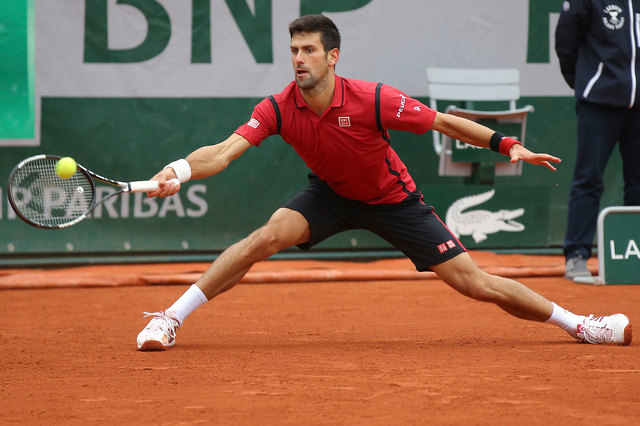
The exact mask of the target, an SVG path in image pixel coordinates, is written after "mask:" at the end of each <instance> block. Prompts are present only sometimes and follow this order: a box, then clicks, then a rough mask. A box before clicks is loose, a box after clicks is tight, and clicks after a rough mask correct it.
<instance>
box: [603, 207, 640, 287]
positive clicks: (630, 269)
mask: <svg viewBox="0 0 640 426" xmlns="http://www.w3.org/2000/svg"><path fill="white" fill-rule="evenodd" d="M598 260H599V264H600V271H599V272H600V280H601V281H602V283H603V284H640V207H608V208H606V209H604V210H602V212H600V215H599V217H598Z"/></svg>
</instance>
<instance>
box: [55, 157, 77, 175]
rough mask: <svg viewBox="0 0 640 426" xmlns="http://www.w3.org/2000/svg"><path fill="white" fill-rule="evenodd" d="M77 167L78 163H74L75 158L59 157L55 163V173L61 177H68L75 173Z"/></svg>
mask: <svg viewBox="0 0 640 426" xmlns="http://www.w3.org/2000/svg"><path fill="white" fill-rule="evenodd" d="M77 169H78V165H77V164H76V160H74V159H73V158H71V157H64V158H61V159H59V160H58V162H57V163H56V173H57V175H58V176H60V177H61V178H62V179H69V178H70V177H71V176H73V175H74V174H76V170H77Z"/></svg>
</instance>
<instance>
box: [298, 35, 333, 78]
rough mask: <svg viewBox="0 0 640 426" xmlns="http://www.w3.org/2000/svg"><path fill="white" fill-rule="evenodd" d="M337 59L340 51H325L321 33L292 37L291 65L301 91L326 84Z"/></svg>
mask: <svg viewBox="0 0 640 426" xmlns="http://www.w3.org/2000/svg"><path fill="white" fill-rule="evenodd" d="M337 59H338V49H333V50H332V51H330V52H329V53H327V52H325V51H324V46H323V45H322V41H321V40H320V33H296V34H294V35H293V37H291V63H292V64H293V73H294V77H295V80H296V84H297V85H298V87H300V89H307V90H308V89H314V88H316V87H317V85H318V84H319V83H325V82H326V80H327V75H328V74H329V68H330V67H331V66H333V65H335V63H336V62H337Z"/></svg>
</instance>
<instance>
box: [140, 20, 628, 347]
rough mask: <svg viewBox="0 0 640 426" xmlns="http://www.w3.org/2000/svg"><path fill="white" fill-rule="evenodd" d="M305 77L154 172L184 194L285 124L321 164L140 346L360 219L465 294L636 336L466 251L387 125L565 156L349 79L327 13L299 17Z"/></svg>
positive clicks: (515, 153)
mask: <svg viewBox="0 0 640 426" xmlns="http://www.w3.org/2000/svg"><path fill="white" fill-rule="evenodd" d="M289 32H290V34H291V46H290V48H291V63H292V65H293V72H294V81H293V82H291V84H289V85H288V86H287V87H286V88H285V89H284V90H283V91H282V92H281V93H279V94H277V95H273V96H269V97H268V98H266V99H264V100H263V101H261V102H260V103H259V104H258V105H256V107H255V108H254V110H253V114H252V116H251V118H250V119H249V121H247V122H246V123H245V124H243V125H241V126H240V127H238V129H237V130H236V131H235V132H234V133H233V134H232V135H231V136H230V137H229V138H228V139H226V140H225V141H223V142H221V143H218V144H215V145H210V146H204V147H201V148H199V149H197V150H195V151H194V152H192V153H191V154H189V155H188V156H187V157H186V159H180V160H177V161H174V162H172V163H171V164H169V165H168V166H167V167H165V168H164V169H163V170H162V171H160V172H159V173H158V174H156V175H155V176H154V177H153V179H156V180H158V182H159V183H160V185H159V186H160V188H159V190H158V191H155V192H153V193H149V196H160V197H165V196H169V195H173V194H175V193H176V192H177V191H178V190H179V189H180V185H178V184H173V183H169V182H168V181H169V180H171V179H173V178H176V177H177V178H178V179H179V181H180V182H182V183H184V182H186V181H188V180H189V179H201V178H206V177H209V176H212V175H215V174H218V173H220V172H222V171H223V170H224V169H225V168H226V167H227V166H228V165H229V163H231V162H232V161H234V160H236V159H237V158H238V157H240V156H241V155H242V154H243V153H244V152H245V151H247V150H248V149H249V148H251V147H258V146H260V144H261V142H262V141H263V140H264V139H266V138H267V137H269V136H271V135H275V134H279V135H280V136H281V137H282V138H283V139H284V140H285V141H286V142H287V143H288V144H290V145H291V146H292V147H293V148H294V149H295V150H296V152H297V153H298V154H299V155H300V157H301V158H302V159H303V160H304V161H305V162H306V164H307V166H308V167H309V168H310V169H311V171H312V173H311V174H310V175H309V184H308V185H307V187H306V188H304V190H302V192H300V193H299V194H298V195H297V196H295V197H294V198H293V199H292V200H290V201H289V202H287V203H286V204H284V205H283V206H282V207H281V208H280V209H278V210H277V211H276V212H275V213H274V214H273V215H272V216H271V218H270V219H269V220H268V222H267V223H266V224H265V225H264V226H262V227H261V228H259V229H258V230H256V231H255V232H253V233H252V234H251V235H249V236H248V237H247V238H245V239H243V240H241V241H239V242H238V243H236V244H234V245H232V246H230V247H229V248H227V249H226V250H225V251H224V252H223V253H222V254H221V255H220V256H219V257H218V258H217V259H216V260H215V262H213V264H212V265H211V267H210V268H209V269H208V270H207V271H206V272H205V273H204V274H203V275H202V277H201V278H200V279H199V280H198V281H197V282H196V283H195V284H193V285H192V286H191V287H190V288H189V289H188V290H187V291H186V292H185V293H184V294H183V295H182V296H181V297H180V298H179V299H178V300H177V301H176V302H175V303H174V304H173V305H171V306H170V307H169V308H167V309H166V310H164V311H161V312H154V313H145V314H146V315H147V316H152V317H153V318H152V319H151V320H150V322H149V324H148V325H147V326H146V327H145V328H144V329H143V330H142V331H141V332H140V334H139V335H138V339H137V343H138V349H140V350H163V349H167V348H169V347H171V346H173V345H174V344H175V338H176V330H177V329H178V328H179V327H181V326H182V324H183V323H184V321H185V319H186V318H187V316H188V315H189V314H191V313H192V312H193V311H194V310H195V309H197V308H198V307H199V306H201V305H203V304H205V303H206V302H207V301H209V300H211V299H213V298H214V297H216V296H217V295H219V294H220V293H222V292H224V291H227V290H229V289H231V288H232V287H233V286H234V285H235V284H236V283H237V282H238V281H240V279H241V278H242V277H243V276H244V275H245V274H246V273H247V271H249V269H250V268H251V266H252V265H253V264H254V263H256V262H258V261H262V260H264V259H267V258H268V257H270V256H271V255H273V254H275V253H277V252H278V251H280V250H283V249H286V248H288V247H291V246H294V245H297V246H298V247H300V248H301V249H303V250H306V249H309V248H311V247H312V246H314V245H316V244H318V243H320V242H321V241H323V240H325V239H326V238H328V237H330V236H331V235H334V234H336V233H338V232H341V231H345V230H348V229H356V228H358V229H367V230H369V231H371V232H374V233H375V234H377V235H379V236H381V237H382V238H384V239H385V240H386V241H388V242H389V243H391V244H393V245H394V246H395V247H396V248H398V249H399V250H401V251H402V252H403V253H404V254H405V255H406V256H407V257H409V258H410V259H411V260H412V261H413V263H414V264H415V267H416V269H417V270H418V271H426V270H432V271H434V272H435V273H436V274H437V275H438V277H439V278H440V279H442V280H443V281H444V282H445V283H447V284H448V285H449V286H451V287H452V288H454V289H456V290H457V291H459V292H460V293H462V294H463V295H465V296H468V297H471V298H473V299H476V300H480V301H485V302H491V303H495V304H496V305H498V306H499V307H500V308H502V309H503V310H505V311H506V312H508V313H510V314H512V315H514V316H516V317H518V318H522V319H526V320H532V321H539V322H547V323H550V324H554V325H557V326H559V327H561V328H563V329H564V330H566V331H567V332H568V333H569V334H570V335H571V336H572V337H574V338H575V339H578V340H580V341H584V342H589V343H611V344H620V345H628V344H629V343H630V342H631V324H630V322H629V319H628V318H627V317H626V316H625V315H623V314H614V315H610V316H600V317H594V316H593V315H591V316H589V317H585V316H582V315H575V314H573V313H571V312H569V311H567V310H565V309H563V308H561V307H560V306H558V305H556V304H554V303H552V302H550V301H549V300H547V299H545V298H544V297H542V296H541V295H539V294H537V293H535V292H534V291H532V290H530V289H529V288H528V287H526V286H524V285H522V284H520V283H518V282H516V281H513V280H510V279H506V278H502V277H499V276H495V275H491V274H488V273H486V272H484V271H483V270H481V269H480V268H479V267H478V266H476V265H475V264H474V262H473V261H472V260H471V257H470V256H469V255H468V253H467V252H466V249H465V248H464V247H463V246H462V244H460V242H459V241H458V240H457V238H456V237H455V236H454V235H453V234H452V233H451V232H450V231H449V230H448V229H447V227H446V226H445V225H444V224H443V223H442V221H441V220H440V218H438V216H437V215H436V214H435V213H434V211H433V207H431V206H429V205H428V204H425V202H424V200H423V196H422V194H421V193H420V191H419V190H418V189H417V187H416V184H415V182H414V181H413V179H412V178H411V175H410V174H409V172H408V171H407V168H406V167H405V165H404V164H403V162H402V161H401V160H400V158H399V157H398V155H397V154H396V152H395V151H394V150H393V148H392V146H391V144H390V138H389V133H388V132H387V129H397V130H406V131H410V132H415V133H425V132H426V131H427V130H429V129H432V130H436V131H438V132H442V133H444V134H446V135H448V136H451V137H453V138H455V139H458V140H461V141H464V142H466V143H468V144H471V145H476V146H480V147H485V148H491V149H493V150H494V151H498V152H500V153H502V154H504V155H507V156H509V157H510V158H511V162H517V161H526V162H528V163H531V164H535V165H542V166H545V167H547V168H549V169H551V170H553V171H555V170H556V169H555V167H554V166H553V164H552V163H559V162H560V161H561V160H560V159H559V158H557V157H554V156H552V155H549V154H539V153H533V152H531V151H529V150H528V149H527V148H525V147H524V146H522V145H521V144H520V142H518V141H517V140H514V139H512V138H509V137H504V135H502V134H500V133H497V132H494V131H493V130H491V129H489V128H486V127H484V126H482V125H480V124H478V123H475V122H472V121H468V120H465V119H462V118H459V117H456V116H453V115H449V114H442V113H439V112H437V111H435V110H432V109H430V108H429V107H427V106H425V105H424V104H422V103H420V102H418V101H417V100H415V99H412V98H411V97H409V96H408V95H406V94H404V93H403V92H401V91H399V90H397V89H395V88H393V87H390V86H388V85H384V84H376V83H369V82H364V81H358V80H352V79H349V78H344V77H340V76H338V75H336V74H335V66H336V63H337V62H338V59H339V57H340V34H339V31H338V29H337V27H336V26H335V24H334V23H333V22H332V21H331V20H330V19H329V18H327V17H325V16H323V15H308V16H303V17H301V18H299V19H296V20H295V21H293V22H292V23H291V24H290V25H289Z"/></svg>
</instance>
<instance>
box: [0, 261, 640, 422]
mask: <svg viewBox="0 0 640 426" xmlns="http://www.w3.org/2000/svg"><path fill="white" fill-rule="evenodd" d="M360 266H362V265H360ZM522 281H523V282H524V283H526V284H527V285H529V286H530V287H532V288H533V289H535V290H537V291H539V292H541V293H542V294H544V295H546V296H547V297H549V298H550V299H552V300H554V301H556V302H557V303H558V304H560V305H562V306H565V307H566V308H569V309H571V310H573V311H575V312H580V313H585V314H588V313H595V314H609V313H614V312H618V311H622V312H625V313H627V315H628V316H629V317H630V318H631V320H632V321H634V320H636V321H640V286H603V287H593V286H585V285H576V284H572V283H569V282H567V281H565V280H563V279H562V278H559V277H551V278H526V279H523V280H522ZM185 289H186V287H185V286H178V285H165V286H128V287H116V288H57V289H30V290H24V289H19V290H4V291H0V312H2V318H3V327H2V328H1V329H0V330H1V331H0V353H1V354H2V355H1V357H2V362H1V363H0V375H1V377H2V382H1V384H0V401H1V403H0V419H1V420H0V423H1V424H83V425H84V424H92V423H102V424H225V425H226V424H296V425H297V424H367V425H370V424H373V425H378V424H379V425H388V424H426V423H429V424H457V425H460V424H462V425H466V424H576V425H577V424H592V425H609V424H619V425H626V424H628V425H632V424H637V422H638V419H640V404H638V401H639V400H640V345H638V344H637V343H635V344H633V343H632V345H631V346H628V347H617V346H593V345H588V344H580V343H576V342H575V341H573V340H572V339H571V338H570V337H569V336H568V335H566V334H565V332H563V331H562V330H560V329H558V328H556V327H553V326H549V325H545V324H537V323H531V322H524V321H521V320H517V319H515V318H513V317H510V316H509V315H507V314H506V313H504V312H502V311H501V310H500V309H498V308H496V307H494V306H492V305H488V304H483V303H480V302H475V301H473V300H470V299H467V298H465V297H463V296H461V295H459V294H457V293H455V292H454V291H453V290H451V289H449V288H448V287H447V286H446V285H444V284H443V283H442V282H440V281H439V280H436V279H429V280H417V279H416V280H412V281H376V282H363V281H358V282H349V281H347V282H322V283H304V284H301V283H290V284H286V283H277V284H266V285H253V284H240V285H238V286H236V288H234V289H233V290H231V291H230V292H228V293H225V294H223V295H221V296H220V297H218V298H217V299H216V300H214V301H213V302H211V303H209V304H207V305H205V306H204V307H202V308H201V309H199V310H198V311H196V312H195V313H194V314H192V316H191V317H189V318H188V319H187V321H186V323H185V324H184V326H183V327H182V329H180V330H179V331H178V337H177V343H176V346H175V347H173V348H172V349H170V350H168V351H166V352H138V351H136V350H135V338H136V335H137V333H138V332H139V331H140V330H141V329H142V328H143V327H144V325H145V324H146V323H147V319H143V318H142V311H155V310H159V309H162V308H164V307H166V306H167V305H168V304H169V303H171V302H173V300H174V299H175V298H177V297H178V296H179V295H180V294H182V292H183V291H184V290H185Z"/></svg>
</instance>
